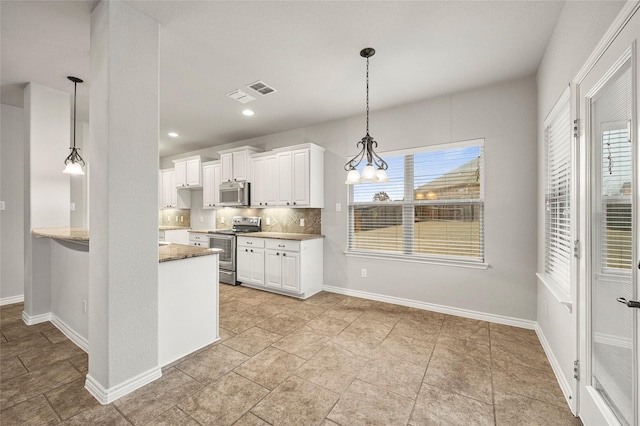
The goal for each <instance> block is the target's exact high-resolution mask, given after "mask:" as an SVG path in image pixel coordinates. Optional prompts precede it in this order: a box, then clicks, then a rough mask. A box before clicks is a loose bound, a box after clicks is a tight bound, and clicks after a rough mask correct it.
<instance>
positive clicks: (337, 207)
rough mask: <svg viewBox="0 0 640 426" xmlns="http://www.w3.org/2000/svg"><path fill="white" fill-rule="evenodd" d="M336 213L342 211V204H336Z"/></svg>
mask: <svg viewBox="0 0 640 426" xmlns="http://www.w3.org/2000/svg"><path fill="white" fill-rule="evenodd" d="M336 211H337V212H339V211H342V204H340V203H336Z"/></svg>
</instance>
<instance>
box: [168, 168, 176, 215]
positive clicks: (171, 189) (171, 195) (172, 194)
mask: <svg viewBox="0 0 640 426" xmlns="http://www.w3.org/2000/svg"><path fill="white" fill-rule="evenodd" d="M169 179H171V184H170V185H169V187H168V188H167V189H168V190H169V194H168V196H169V199H170V202H169V205H170V206H171V207H177V206H178V188H177V186H176V172H175V171H171V172H169Z"/></svg>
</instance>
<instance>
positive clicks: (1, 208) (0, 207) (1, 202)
mask: <svg viewBox="0 0 640 426" xmlns="http://www.w3.org/2000/svg"><path fill="white" fill-rule="evenodd" d="M0 210H4V201H0Z"/></svg>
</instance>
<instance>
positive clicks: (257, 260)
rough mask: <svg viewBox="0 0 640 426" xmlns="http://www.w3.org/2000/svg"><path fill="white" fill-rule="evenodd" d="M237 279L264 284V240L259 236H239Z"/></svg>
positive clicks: (254, 283) (243, 281) (247, 282)
mask: <svg viewBox="0 0 640 426" xmlns="http://www.w3.org/2000/svg"><path fill="white" fill-rule="evenodd" d="M237 253H238V255H237V258H236V262H237V263H236V264H237V278H236V279H237V280H238V281H240V282H242V283H246V284H253V285H259V286H264V284H265V282H264V269H265V268H264V259H265V258H264V254H265V251H264V241H263V240H262V239H259V238H244V237H239V238H238V249H237Z"/></svg>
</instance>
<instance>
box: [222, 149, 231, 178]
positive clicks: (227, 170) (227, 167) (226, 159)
mask: <svg viewBox="0 0 640 426" xmlns="http://www.w3.org/2000/svg"><path fill="white" fill-rule="evenodd" d="M220 164H221V165H222V182H229V181H231V180H233V155H232V153H228V154H222V155H220Z"/></svg>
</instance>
